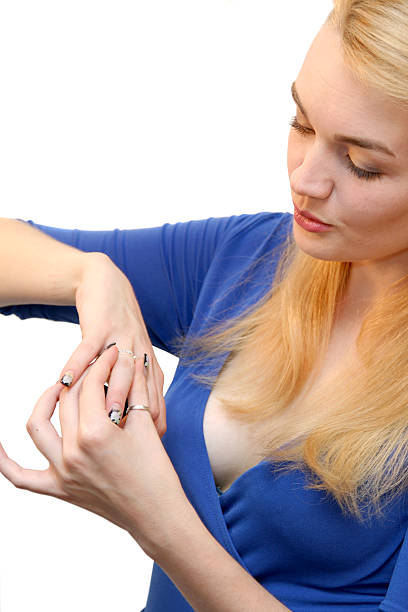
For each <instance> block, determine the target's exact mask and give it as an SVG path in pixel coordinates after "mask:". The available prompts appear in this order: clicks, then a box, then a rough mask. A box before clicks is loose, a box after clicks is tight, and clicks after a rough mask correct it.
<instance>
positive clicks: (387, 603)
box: [379, 529, 408, 612]
mask: <svg viewBox="0 0 408 612" xmlns="http://www.w3.org/2000/svg"><path fill="white" fill-rule="evenodd" d="M379 609H380V610H382V611H383V612H408V529H407V531H406V534H405V538H404V541H403V543H402V546H401V549H400V552H399V555H398V559H397V562H396V564H395V567H394V571H393V573H392V576H391V580H390V584H389V587H388V590H387V594H386V596H385V599H384V600H383V601H382V602H381V604H380V608H379Z"/></svg>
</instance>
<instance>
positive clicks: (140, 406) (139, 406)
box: [127, 404, 150, 413]
mask: <svg viewBox="0 0 408 612" xmlns="http://www.w3.org/2000/svg"><path fill="white" fill-rule="evenodd" d="M131 410H147V412H150V410H149V406H146V404H133V405H132V406H129V407H128V409H127V411H128V413H129V412H130V411H131Z"/></svg>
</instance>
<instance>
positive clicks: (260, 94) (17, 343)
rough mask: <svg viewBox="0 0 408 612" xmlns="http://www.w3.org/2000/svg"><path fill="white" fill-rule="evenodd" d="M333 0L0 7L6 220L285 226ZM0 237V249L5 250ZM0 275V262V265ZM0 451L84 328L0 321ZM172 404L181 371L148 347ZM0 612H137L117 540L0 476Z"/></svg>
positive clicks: (16, 447) (132, 550)
mask: <svg viewBox="0 0 408 612" xmlns="http://www.w3.org/2000/svg"><path fill="white" fill-rule="evenodd" d="M330 9H331V1H330V0H313V2H305V1H304V0H287V1H286V2H273V1H271V0H205V1H204V0H202V1H200V2H198V1H197V0H172V1H169V0H149V1H147V0H145V1H141V0H134V1H133V2H130V1H125V0H115V1H113V0H98V1H96V0H80V1H79V0H70V1H69V2H68V1H67V0H65V1H58V0H48V1H45V0H36V1H35V2H33V1H32V0H18V1H11V0H0V87H1V90H0V91H1V95H0V135H1V137H0V202H1V209H0V216H2V217H11V218H16V217H20V218H22V219H33V220H34V221H36V222H38V223H43V224H45V225H51V226H58V227H67V228H74V227H75V228H79V229H113V228H116V227H118V228H135V227H147V226H155V225H161V224H163V223H165V222H176V221H183V220H188V219H193V218H194V219H200V218H206V217H209V216H225V215H232V214H240V213H256V212H260V211H264V210H270V211H290V212H291V211H292V207H291V199H290V192H289V183H288V179H287V173H286V141H287V134H288V129H289V128H288V121H289V119H290V118H291V116H292V115H293V114H294V104H293V103H292V102H291V97H290V85H291V83H292V81H293V80H294V79H295V78H296V76H297V73H298V71H299V69H300V67H301V64H302V61H303V57H304V55H305V52H306V51H307V48H308V46H309V44H310V43H311V41H312V39H313V36H314V35H315V34H316V32H317V30H318V29H319V27H320V25H321V23H322V22H323V21H324V19H325V17H326V15H327V14H328V12H329V10H330ZM0 239H1V237H0ZM0 265H1V262H0ZM0 334H1V352H0V365H1V403H2V412H3V421H2V424H1V431H0V437H1V441H2V442H3V443H4V446H5V449H6V451H7V452H8V454H9V455H10V456H11V457H13V458H14V459H15V460H16V461H18V462H19V463H20V464H22V465H23V466H24V467H32V468H36V469H43V468H46V467H47V461H46V460H45V459H44V458H43V457H42V456H41V455H40V454H39V452H38V451H37V450H36V448H35V446H34V444H33V443H32V441H31V439H30V437H29V435H28V433H27V432H26V430H25V424H26V421H27V419H28V417H29V415H30V414H31V411H32V409H33V407H34V404H35V402H36V401H37V399H38V397H39V396H40V395H41V394H42V392H43V391H44V390H45V388H47V387H49V386H50V385H52V384H54V383H55V382H56V380H57V377H58V375H59V373H60V370H61V368H62V367H63V366H64V364H65V362H66V361H67V359H68V357H69V356H70V355H71V353H72V352H73V350H74V349H75V347H76V346H77V345H78V343H79V342H80V340H81V335H80V329H79V326H76V325H71V324H68V323H53V322H49V321H45V320H35V319H33V320H26V321H21V320H20V319H18V318H17V317H15V316H10V317H3V316H0ZM156 355H157V357H158V359H159V363H160V365H161V367H162V369H163V371H164V374H165V389H166V388H167V387H168V385H169V383H170V380H171V377H172V374H173V372H174V370H175V367H176V359H175V358H174V357H171V356H169V355H167V354H166V353H164V352H163V351H160V350H157V349H156ZM0 495H1V519H2V520H1V523H0V538H1V544H0V610H1V612H22V611H25V610H30V612H37V611H38V612H40V611H41V612H56V611H58V612H68V611H71V610H73V609H75V610H77V611H78V612H85V611H86V612H93V611H94V610H98V612H111V611H112V610H113V609H115V610H121V612H130V611H132V612H138V611H139V610H141V609H142V608H143V607H144V605H145V603H146V598H147V592H148V587H149V578H150V572H151V567H152V561H151V559H149V558H148V557H146V556H145V555H144V553H143V552H142V550H141V549H140V548H139V546H138V545H137V543H136V542H135V541H133V540H132V539H131V538H130V536H129V535H128V534H126V533H125V532H124V531H122V530H120V529H119V528H118V527H116V526H115V525H112V524H111V523H108V522H107V521H105V520H104V519H102V518H101V517H99V516H96V515H93V514H91V513H89V512H86V511H85V510H82V509H80V508H77V507H76V506H71V505H69V504H66V503H64V502H62V501H59V500H56V499H53V498H50V497H45V496H39V495H35V494H33V493H29V492H26V491H19V490H17V489H15V488H14V487H13V486H12V485H11V484H10V483H9V482H8V481H7V480H5V479H4V478H3V477H0Z"/></svg>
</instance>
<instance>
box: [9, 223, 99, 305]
mask: <svg viewBox="0 0 408 612" xmlns="http://www.w3.org/2000/svg"><path fill="white" fill-rule="evenodd" d="M95 255H96V256H100V254H95V253H85V252H83V251H80V250H78V249H76V248H74V247H72V246H69V245H66V244H63V243H61V242H58V241H57V240H54V238H52V237H51V236H47V234H45V233H43V232H40V231H39V230H37V229H36V228H33V227H31V225H29V224H28V223H24V222H22V221H17V220H15V219H5V218H0V306H8V305H12V304H56V305H66V306H69V305H72V306H73V305H75V294H76V290H77V288H78V285H79V282H80V279H81V275H82V273H83V269H84V265H85V261H87V259H89V257H90V256H95Z"/></svg>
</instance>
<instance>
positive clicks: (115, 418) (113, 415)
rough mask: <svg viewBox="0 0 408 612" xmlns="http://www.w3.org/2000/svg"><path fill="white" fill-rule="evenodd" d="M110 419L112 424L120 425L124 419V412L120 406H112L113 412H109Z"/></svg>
mask: <svg viewBox="0 0 408 612" xmlns="http://www.w3.org/2000/svg"><path fill="white" fill-rule="evenodd" d="M108 416H109V418H110V420H111V421H112V423H115V424H116V425H119V423H120V419H121V418H122V412H121V409H120V405H119V404H112V407H111V410H110V412H109V415H108Z"/></svg>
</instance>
